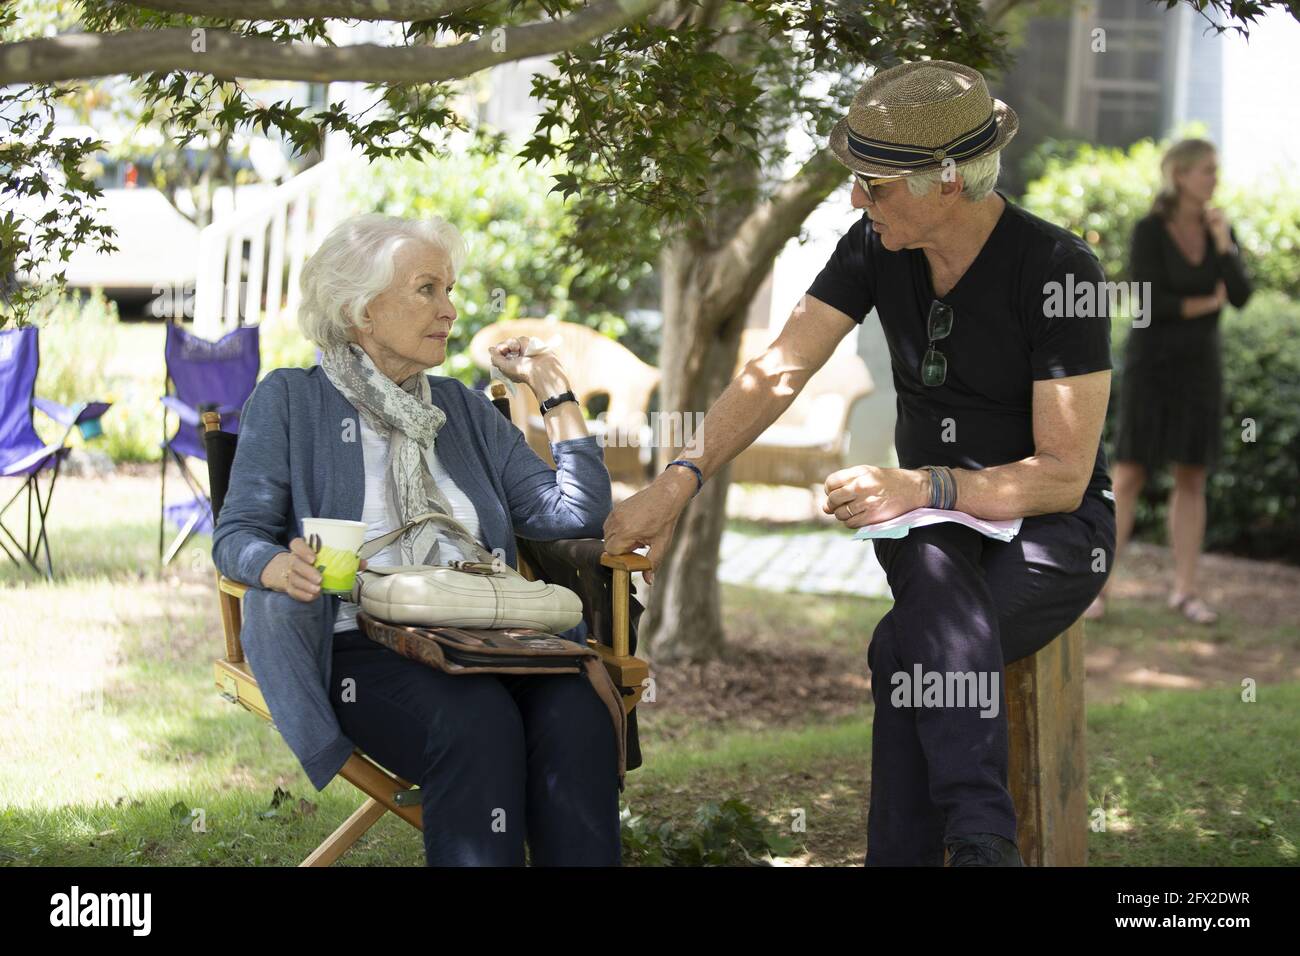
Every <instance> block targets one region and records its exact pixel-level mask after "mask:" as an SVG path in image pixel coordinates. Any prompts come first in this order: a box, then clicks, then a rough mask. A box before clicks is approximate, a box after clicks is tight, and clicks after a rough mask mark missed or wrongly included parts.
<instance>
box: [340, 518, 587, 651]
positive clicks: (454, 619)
mask: <svg viewBox="0 0 1300 956" xmlns="http://www.w3.org/2000/svg"><path fill="white" fill-rule="evenodd" d="M425 521H429V522H432V523H435V524H442V525H445V526H453V527H456V528H459V529H460V530H461V531H463V532H464V533H465V534H466V536H467V537H469V538H471V539H472V538H473V537H474V536H473V535H471V534H470V533H469V532H468V531H467V530H466V529H465V527H464V526H463V525H461V524H460V523H459V522H458V521H456V519H455V518H452V517H451V516H450V515H445V514H441V513H438V512H431V513H429V514H424V515H420V516H418V517H416V518H414V519H412V520H411V521H409V522H407V523H406V524H405V525H403V526H402V527H400V528H397V529H395V530H393V531H389V532H388V533H386V534H382V535H379V536H378V537H375V538H371V539H370V540H369V541H367V542H365V543H364V544H363V545H362V546H361V550H360V551H359V552H358V555H359V556H360V557H361V558H363V559H367V560H368V559H369V558H371V557H372V556H373V555H376V554H378V553H379V552H380V551H382V550H383V549H384V548H386V547H388V546H389V545H390V544H392V543H393V542H394V541H396V540H397V539H398V538H399V537H400V536H401V535H402V534H403V533H405V532H406V531H407V530H408V529H410V528H413V527H415V526H416V525H418V524H421V523H422V522H425ZM476 557H478V558H482V559H485V560H476V561H452V562H451V563H449V564H434V565H431V564H420V565H405V566H399V567H367V568H366V569H365V570H364V571H358V572H357V578H356V583H355V584H354V585H353V587H352V600H353V602H354V603H356V604H358V605H360V607H361V610H363V611H365V612H366V613H367V614H369V615H370V616H371V617H374V618H377V619H379V620H381V621H387V622H389V623H392V624H414V625H416V626H418V627H474V628H506V627H526V628H532V629H534V630H538V631H546V632H548V633H551V634H558V633H560V632H561V631H567V630H569V629H570V628H572V627H576V626H577V625H578V623H579V622H580V621H581V620H582V599H581V598H579V597H578V595H577V594H575V593H574V592H573V591H571V590H569V589H568V588H566V587H561V586H559V585H556V584H547V583H546V582H545V581H529V580H528V579H527V578H525V577H524V576H523V575H522V574H520V573H519V572H518V571H516V570H515V569H514V568H512V567H510V566H509V565H508V564H506V563H505V562H504V561H502V560H501V559H500V558H495V557H493V556H492V555H490V554H488V552H486V551H484V550H482V549H480V554H479V555H476Z"/></svg>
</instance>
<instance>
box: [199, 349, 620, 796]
mask: <svg viewBox="0 0 1300 956" xmlns="http://www.w3.org/2000/svg"><path fill="white" fill-rule="evenodd" d="M429 383H430V385H432V387H433V403H434V404H435V405H437V406H438V407H439V408H441V409H442V410H443V411H444V412H445V413H446V415H447V421H446V424H444V425H443V427H442V429H441V431H439V432H438V439H437V443H436V446H435V447H436V448H437V454H438V461H439V462H440V463H441V464H442V465H443V467H445V468H446V469H447V472H448V473H449V474H450V475H451V477H452V479H453V480H454V481H455V482H456V484H457V485H458V486H459V487H460V489H461V490H462V491H464V492H465V494H466V495H468V496H469V499H470V501H472V502H473V504H474V509H475V510H476V511H477V512H478V519H479V534H480V537H481V538H482V539H483V541H484V543H485V544H486V546H487V547H488V549H489V550H496V549H498V548H499V549H500V552H499V553H500V554H502V555H503V557H504V560H506V561H508V562H509V563H510V564H511V565H512V566H513V565H514V564H515V563H516V556H515V540H514V539H515V536H516V535H518V536H520V537H523V538H528V539H532V540H538V541H549V540H555V539H559V538H599V537H601V536H602V535H603V524H604V521H605V518H606V517H607V516H608V514H609V511H610V507H611V497H610V483H609V472H608V471H606V469H605V463H604V458H603V455H602V453H601V449H600V447H599V446H598V444H597V440H596V438H595V437H594V436H590V437H585V438H571V439H566V440H564V441H560V442H553V443H552V444H551V453H552V455H553V456H554V458H555V462H556V468H555V469H552V468H551V467H550V466H549V465H547V464H546V463H545V462H544V461H542V460H541V459H540V458H539V457H538V456H537V454H536V452H534V451H533V450H532V449H531V448H530V447H529V446H528V443H527V442H526V441H525V440H524V436H523V435H522V433H520V431H519V429H517V428H516V427H515V426H514V425H513V424H511V423H510V422H509V421H507V420H506V418H505V416H503V415H502V414H501V413H500V412H499V411H497V409H496V408H495V407H494V406H493V405H492V404H491V402H490V401H488V399H487V397H486V396H485V395H484V394H483V393H482V392H476V391H473V390H471V389H469V388H466V387H465V386H464V385H462V384H461V383H460V382H459V381H457V380H456V379H453V378H446V377H443V376H440V375H430V376H429ZM360 431H361V422H360V418H359V416H358V414H357V410H356V408H355V407H353V405H352V404H351V403H350V402H349V401H348V400H347V399H346V398H344V397H343V395H342V394H340V392H339V391H338V390H337V389H336V388H335V387H334V385H333V384H332V383H331V382H330V381H329V379H328V378H327V377H326V375H325V372H324V371H323V370H322V369H321V368H320V366H316V367H314V368H310V369H293V368H282V369H276V370H274V371H272V372H270V373H269V374H268V375H267V376H266V378H265V379H263V380H262V381H261V382H260V383H259V384H258V386H257V388H256V389H254V391H253V394H252V395H251V396H250V397H249V399H248V402H247V403H246V404H245V406H244V410H243V414H242V415H241V417H240V427H239V444H238V446H237V449H238V450H237V451H236V453H235V462H234V467H233V469H232V471H231V475H230V489H229V491H228V492H227V495H226V499H225V502H224V503H223V505H222V508H221V514H220V516H219V519H218V521H217V527H216V531H215V533H214V534H213V536H212V559H213V561H214V562H215V564H216V566H217V569H218V570H219V571H220V572H221V573H222V574H224V575H226V576H227V577H230V578H233V579H235V580H236V581H241V582H243V583H245V584H248V585H251V586H252V587H251V589H250V590H249V591H248V593H247V594H246V595H245V596H244V607H243V619H244V625H243V631H242V632H241V639H242V643H243V646H244V653H245V655H246V656H247V658H248V661H249V663H250V665H251V666H252V669H253V674H254V676H255V677H256V678H257V682H258V686H259V687H260V688H261V690H262V694H263V696H264V697H265V698H266V703H267V707H268V709H269V710H270V711H271V717H272V719H273V720H274V722H275V725H276V727H277V728H278V729H279V731H280V734H281V735H282V736H283V737H284V739H285V741H286V742H287V743H288V744H289V747H290V749H291V750H293V752H294V755H295V756H296V757H297V758H298V761H299V762H300V763H301V764H302V766H303V769H304V770H305V771H306V772H307V776H308V777H309V778H310V779H311V782H312V785H313V786H315V787H316V789H317V790H322V789H324V787H325V785H326V784H328V783H329V782H330V780H331V779H333V777H334V775H335V774H336V773H338V771H339V769H340V768H341V767H342V766H343V764H344V763H345V762H346V761H347V759H348V757H349V756H350V755H351V753H352V751H353V748H354V746H355V745H354V744H353V743H352V741H350V740H349V739H348V738H347V737H345V736H344V735H343V731H342V729H341V728H340V727H339V723H338V720H337V719H336V717H335V715H334V710H333V707H332V706H331V704H330V699H329V694H328V691H327V688H328V687H329V680H330V664H331V660H332V649H333V631H334V618H335V615H336V613H337V611H338V604H339V599H338V598H336V597H333V596H329V595H322V596H321V597H319V598H317V599H316V600H315V601H312V602H310V603H306V604H304V603H302V602H299V601H295V600H294V599H293V598H291V597H289V596H288V595H287V594H282V593H280V592H278V591H270V590H266V589H264V588H263V587H262V586H261V580H262V569H263V568H265V567H266V565H267V563H268V562H269V561H270V560H271V558H273V557H274V556H275V555H277V554H279V553H280V552H281V551H284V550H286V549H287V548H288V546H289V541H290V540H291V539H292V538H295V537H299V536H300V535H301V534H302V519H303V518H309V517H317V518H349V519H352V520H360V519H361V507H362V504H363V499H364V496H365V465H364V461H363V459H362V453H361V435H360Z"/></svg>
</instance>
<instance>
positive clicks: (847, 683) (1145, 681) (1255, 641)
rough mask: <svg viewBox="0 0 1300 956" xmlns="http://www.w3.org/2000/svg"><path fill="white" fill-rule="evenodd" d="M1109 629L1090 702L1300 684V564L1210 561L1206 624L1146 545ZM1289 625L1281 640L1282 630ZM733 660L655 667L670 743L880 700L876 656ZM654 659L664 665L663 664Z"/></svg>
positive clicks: (1165, 560)
mask: <svg viewBox="0 0 1300 956" xmlns="http://www.w3.org/2000/svg"><path fill="white" fill-rule="evenodd" d="M1117 573H1118V575H1119V576H1118V578H1117V581H1116V591H1115V598H1117V599H1118V600H1117V602H1112V606H1111V611H1110V613H1109V614H1108V616H1107V619H1106V620H1105V622H1104V624H1103V625H1092V624H1089V625H1088V628H1087V631H1086V633H1087V634H1088V637H1089V642H1088V649H1087V652H1086V657H1085V660H1086V665H1087V674H1088V688H1087V693H1088V699H1089V700H1090V701H1106V700H1113V699H1114V698H1115V697H1117V696H1119V695H1120V694H1122V693H1123V692H1125V691H1126V690H1127V689H1130V688H1134V687H1168V688H1182V689H1190V690H1195V689H1201V688H1205V687H1210V686H1213V685H1215V684H1216V683H1231V684H1239V683H1240V682H1241V679H1242V678H1243V677H1252V678H1254V679H1255V680H1257V681H1258V682H1260V683H1270V682H1276V681H1285V680H1296V679H1300V640H1297V639H1296V632H1295V630H1294V628H1295V625H1297V624H1300V568H1295V567H1290V566H1287V565H1281V564H1272V563H1266V562H1260V561H1250V560H1246V559H1244V558H1235V557H1230V556H1223V555H1206V556H1205V557H1204V558H1203V565H1202V577H1201V579H1202V581H1203V582H1204V584H1203V593H1204V596H1205V600H1206V601H1207V602H1208V603H1209V604H1210V605H1211V606H1212V607H1214V608H1216V609H1217V610H1218V611H1219V613H1220V621H1219V623H1217V624H1215V625H1212V626H1208V627H1202V626H1198V625H1196V624H1192V623H1191V622H1189V621H1186V620H1184V619H1183V618H1181V617H1179V616H1177V615H1175V614H1173V613H1172V612H1169V611H1166V610H1165V600H1166V599H1167V597H1168V590H1169V582H1170V581H1171V580H1172V558H1171V555H1170V553H1169V550H1168V549H1167V548H1163V547H1158V546H1155V545H1145V544H1135V545H1134V546H1133V547H1132V548H1131V549H1130V551H1129V553H1128V555H1127V556H1126V560H1125V562H1124V564H1123V565H1121V567H1120V570H1119V571H1118V572H1117ZM1280 628H1285V629H1284V630H1282V631H1281V632H1280V633H1279V632H1278V629H1280ZM728 637H729V639H730V641H731V644H730V647H729V651H728V655H727V657H726V658H725V659H722V660H717V661H710V662H707V663H699V664H655V666H654V667H653V673H654V675H655V681H656V685H657V702H656V705H655V706H656V711H657V712H658V713H660V714H662V715H663V716H665V717H669V716H670V715H673V716H679V717H681V718H687V717H689V718H690V720H689V722H688V721H686V720H673V719H669V720H665V721H662V722H659V726H658V729H659V730H660V732H661V733H662V734H663V735H664V736H665V737H668V738H670V739H671V738H672V737H675V736H678V735H679V734H681V733H684V732H686V730H687V727H688V726H689V724H693V723H695V722H697V721H699V720H704V721H708V722H710V723H714V724H727V725H729V726H732V727H741V728H750V729H756V730H757V729H763V728H771V727H779V726H785V725H790V724H800V723H804V722H807V721H809V720H810V719H811V720H817V719H835V718H840V717H845V716H848V715H850V714H852V713H853V712H854V711H855V710H856V709H858V708H860V707H861V706H863V704H865V703H868V702H869V701H870V699H871V698H870V680H869V675H868V670H867V663H866V655H865V654H857V653H848V652H844V651H835V650H826V649H813V648H809V647H807V646H806V645H803V646H801V647H798V648H791V647H788V646H786V645H783V644H780V643H778V642H777V640H776V637H775V635H767V634H763V633H761V632H759V633H743V634H742V633H731V634H729V635H728ZM652 663H654V662H653V661H652Z"/></svg>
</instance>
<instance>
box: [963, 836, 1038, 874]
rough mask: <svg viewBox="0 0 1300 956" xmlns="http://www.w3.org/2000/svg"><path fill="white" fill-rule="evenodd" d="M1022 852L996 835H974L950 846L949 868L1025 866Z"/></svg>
mask: <svg viewBox="0 0 1300 956" xmlns="http://www.w3.org/2000/svg"><path fill="white" fill-rule="evenodd" d="M1024 865H1025V861H1024V860H1022V859H1021V858H1020V851H1019V850H1018V849H1017V848H1016V845H1015V844H1014V843H1012V842H1011V841H1010V840H1008V839H1007V838H1006V837H1000V836H998V835H997V834H996V833H973V834H971V835H970V836H965V837H957V838H956V839H954V840H952V841H951V842H950V843H949V844H948V866H1024Z"/></svg>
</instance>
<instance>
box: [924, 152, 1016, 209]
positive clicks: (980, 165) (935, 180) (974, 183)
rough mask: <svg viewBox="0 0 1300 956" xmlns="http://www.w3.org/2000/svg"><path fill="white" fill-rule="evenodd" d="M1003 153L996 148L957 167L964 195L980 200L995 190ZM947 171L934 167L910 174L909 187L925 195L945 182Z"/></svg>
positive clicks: (974, 200)
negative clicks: (944, 177) (926, 170)
mask: <svg viewBox="0 0 1300 956" xmlns="http://www.w3.org/2000/svg"><path fill="white" fill-rule="evenodd" d="M1001 155H1002V154H1001V152H1000V151H997V150H995V151H994V152H992V153H986V154H985V155H983V156H981V157H979V158H978V159H972V160H971V161H970V162H969V163H963V164H961V165H959V166H958V167H957V172H959V173H961V184H962V185H961V194H962V195H963V196H965V197H966V198H967V199H969V200H970V201H971V202H979V200H981V199H983V198H985V197H986V196H988V194H989V193H991V192H993V187H994V186H996V185H997V184H998V174H999V173H1000V172H1002V159H1001ZM945 172H946V170H943V169H932V170H930V171H929V172H924V173H916V174H914V175H911V176H908V177H907V188H908V189H910V190H911V191H912V195H913V196H924V195H925V194H926V193H928V192H929V191H930V190H931V189H933V188H934V187H935V186H938V185H939V184H940V183H941V182H943V176H944V173H945ZM949 175H950V176H951V174H949Z"/></svg>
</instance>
